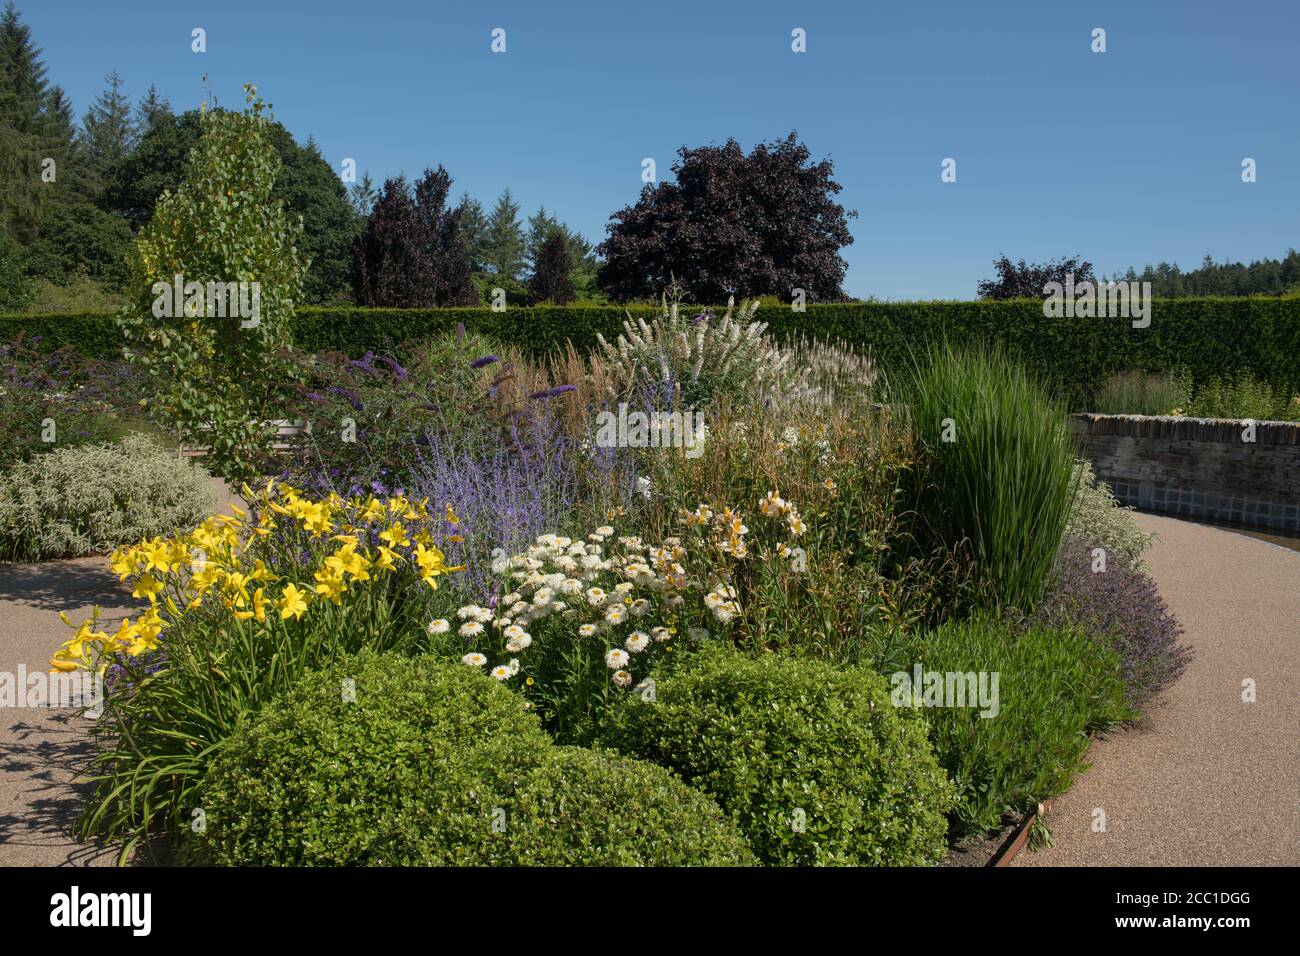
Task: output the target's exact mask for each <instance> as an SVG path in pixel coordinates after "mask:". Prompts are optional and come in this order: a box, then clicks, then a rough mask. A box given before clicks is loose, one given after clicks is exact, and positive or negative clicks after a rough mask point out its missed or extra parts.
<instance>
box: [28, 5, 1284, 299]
mask: <svg viewBox="0 0 1300 956" xmlns="http://www.w3.org/2000/svg"><path fill="white" fill-rule="evenodd" d="M18 6H19V9H20V11H21V13H22V15H23V19H24V20H25V22H27V23H28V24H30V25H31V27H32V29H33V32H34V34H35V39H36V41H37V43H38V45H40V46H41V47H42V48H43V49H44V57H45V61H46V64H47V66H48V67H49V71H50V79H51V80H52V81H53V82H57V83H59V84H61V85H62V86H63V87H64V88H65V89H66V90H67V91H68V93H69V94H70V95H71V97H72V100H73V103H74V104H75V106H76V108H77V110H78V112H81V111H83V110H84V109H85V107H86V105H87V104H88V103H89V101H90V100H91V99H92V98H93V97H94V96H95V95H96V94H97V93H98V92H99V91H100V90H101V89H102V88H103V77H104V74H106V73H107V72H108V71H110V70H113V69H116V70H117V71H118V72H119V73H120V74H121V75H122V77H123V79H124V80H125V83H126V87H127V91H128V93H129V94H130V95H131V96H132V98H133V99H134V98H138V96H139V95H140V94H141V93H143V92H144V91H145V90H146V89H147V88H148V86H149V84H150V83H155V84H157V86H158V88H159V90H160V91H161V92H162V93H164V94H165V95H166V96H167V97H168V98H169V99H170V100H171V102H172V105H173V106H174V107H176V108H177V109H187V108H191V107H193V106H197V105H198V103H199V101H200V100H202V99H203V98H204V97H205V96H206V93H205V89H204V85H203V84H202V83H201V81H200V77H201V76H202V75H203V74H204V73H206V74H208V76H209V84H210V86H211V89H212V91H213V92H214V93H215V94H216V96H217V97H218V99H219V100H220V101H221V102H222V103H223V104H225V105H227V106H239V105H241V104H242V96H241V93H240V85H241V84H242V83H244V82H247V81H251V82H255V83H257V84H258V86H259V88H260V90H261V92H262V94H263V95H264V96H265V97H266V98H267V99H268V100H269V101H271V102H272V103H273V104H274V106H275V115H276V118H277V119H279V120H280V121H282V122H283V123H284V124H285V125H286V126H288V127H289V128H290V129H291V130H292V131H293V132H294V133H295V135H297V136H298V138H299V140H305V139H306V138H307V135H308V134H312V135H314V136H315V137H316V140H317V142H318V143H319V144H320V146H321V149H322V151H323V153H324V154H325V156H326V158H327V159H329V160H330V161H331V162H332V163H333V164H334V165H335V168H336V169H338V168H339V163H340V162H341V161H342V159H343V158H344V157H354V158H356V160H357V163H358V167H359V168H360V169H363V170H369V171H370V173H371V174H372V175H373V176H374V177H375V179H376V180H382V179H383V178H384V177H386V176H389V175H394V174H396V173H398V172H406V173H408V174H418V173H419V172H420V171H421V170H422V169H423V168H424V167H425V166H436V165H437V164H438V163H442V164H443V165H444V166H446V167H447V169H448V171H449V172H450V173H451V174H452V176H453V177H454V178H455V180H456V185H455V187H454V188H455V190H456V191H457V193H458V194H459V193H460V192H461V191H467V192H469V193H470V194H471V195H473V196H475V197H477V198H479V199H480V200H482V201H483V203H484V205H485V206H490V205H491V203H492V201H493V200H494V199H495V198H496V196H497V194H498V193H500V191H501V190H502V189H503V188H505V187H509V188H510V189H511V190H512V191H513V192H514V194H515V197H516V198H517V199H518V200H519V201H520V202H521V203H522V204H523V207H524V211H525V213H531V212H532V211H534V210H535V209H536V208H537V206H539V205H542V204H544V205H545V206H546V207H547V208H548V209H551V210H553V211H555V212H556V213H558V215H559V216H560V218H561V219H563V220H565V221H566V222H568V223H569V224H570V225H571V226H573V227H575V228H577V229H579V230H581V231H582V232H583V233H584V234H585V235H587V237H588V238H590V239H593V240H599V239H600V238H602V237H603V236H604V228H605V223H606V222H607V220H608V217H609V215H610V213H611V212H613V211H614V210H616V209H618V208H620V207H621V206H623V205H626V204H627V203H630V202H633V201H634V200H635V198H636V196H637V192H638V190H639V188H640V186H641V181H640V173H641V160H642V158H643V157H647V156H649V157H654V158H655V160H656V163H657V165H658V170H659V174H660V177H661V178H663V177H666V176H669V175H671V173H670V166H671V162H672V159H673V157H674V154H675V152H676V150H677V148H678V147H680V146H681V145H683V144H689V145H692V146H697V145H703V144H706V143H721V142H724V141H725V140H726V139H727V138H728V137H735V138H736V139H737V140H739V141H740V142H741V144H742V145H744V146H745V147H746V148H749V147H750V146H752V145H753V144H754V143H755V142H757V141H760V140H772V139H775V138H777V137H779V136H783V135H785V134H786V133H788V132H789V131H790V130H792V129H794V130H797V131H798V132H799V135H800V137H801V138H802V139H803V141H804V142H805V143H806V144H807V145H808V146H809V148H810V149H811V150H812V152H813V155H814V156H815V157H817V158H821V157H829V158H830V159H832V160H833V161H834V163H835V175H836V178H837V180H838V181H839V182H840V183H841V184H842V185H843V186H844V191H843V192H842V193H841V194H840V200H841V202H843V204H844V205H845V206H846V207H847V208H850V209H856V210H857V211H858V213H859V217H858V218H857V219H855V220H852V221H851V222H850V228H851V230H852V233H853V235H854V238H855V242H854V244H853V245H851V246H849V247H848V248H846V249H845V250H844V252H843V255H844V257H845V258H846V259H847V261H848V263H849V270H848V275H847V278H846V282H845V287H846V289H847V290H848V291H849V292H850V293H851V294H853V295H857V296H862V297H866V296H870V295H874V296H877V297H879V298H883V299H919V298H972V297H973V296H974V293H975V284H976V282H977V281H978V280H979V279H980V278H983V277H985V276H987V275H988V274H990V272H991V271H992V269H991V261H992V260H993V259H994V258H995V257H996V256H998V255H1000V254H1002V253H1005V254H1007V255H1008V256H1010V257H1011V258H1013V259H1017V258H1020V257H1024V258H1027V259H1030V260H1041V259H1047V258H1054V257H1057V256H1068V255H1076V254H1077V255H1080V256H1082V257H1084V258H1086V259H1090V260H1091V261H1092V262H1093V263H1094V264H1095V265H1096V267H1097V268H1098V269H1099V270H1101V271H1103V272H1106V273H1109V272H1111V271H1113V270H1116V269H1121V268H1124V267H1126V266H1128V265H1136V266H1138V267H1141V265H1143V264H1144V263H1147V262H1157V261H1160V260H1162V259H1164V260H1169V261H1177V262H1178V263H1179V264H1180V265H1182V266H1183V267H1184V268H1190V267H1193V266H1195V265H1196V264H1197V263H1198V262H1199V260H1200V259H1201V257H1202V256H1204V255H1205V254H1206V253H1209V254H1211V255H1213V256H1214V257H1215V258H1216V259H1224V258H1228V259H1232V260H1244V261H1249V260H1250V259H1253V258H1262V257H1265V256H1273V257H1277V256H1280V255H1281V254H1282V253H1283V252H1284V251H1285V250H1286V249H1287V248H1288V247H1290V246H1293V245H1300V236H1298V235H1297V224H1300V177H1298V175H1297V174H1298V173H1300V123H1297V106H1296V104H1297V102H1300V95H1298V94H1300V66H1298V65H1297V62H1298V61H1297V57H1296V52H1295V43H1296V36H1297V34H1298V29H1297V28H1300V4H1297V3H1295V2H1294V0H1268V2H1260V3H1251V4H1244V5H1243V4H1236V3H1231V2H1227V0H1219V2H1206V0H1181V2H1172V0H1127V2H1090V3H1052V2H1044V0H1036V2H985V3H972V2H968V0H943V2H938V0H934V2H926V0H907V2H904V3H888V4H883V3H867V2H862V0H858V2H848V3H817V2H800V3H771V2H763V0H749V2H708V3H706V2H700V0H696V2H678V0H658V2H645V3H632V2H611V0H599V2H585V0H584V2H547V3H542V2H538V0H529V2H519V3H492V2H486V3H479V2H472V3H466V2H463V0H462V2H456V3H448V2H438V0H370V2H366V3H359V2H355V0H346V2H343V0H310V2H307V0H299V2H277V0H260V2H247V0H206V2H192V0H140V2H134V0H116V2H111V3H106V2H104V0H19V3H18ZM194 27H203V28H204V29H205V30H206V31H207V43H208V52H207V53H204V54H195V53H193V52H191V49H190V43H191V41H190V31H191V30H192V29H193V28H194ZM494 27H501V28H504V29H505V30H506V39H507V51H506V53H504V54H493V53H491V52H490V49H489V44H490V32H491V30H492V29H493V28H494ZM796 27H800V28H803V29H804V30H806V31H807V38H808V39H807V46H808V51H807V52H806V53H803V54H796V53H793V52H792V51H791V49H790V45H791V36H790V34H791V30H793V29H794V28H796ZM1094 27H1102V28H1104V29H1105V30H1106V45H1107V50H1106V52H1105V53H1101V54H1097V53H1093V52H1091V50H1090V43H1091V39H1090V35H1091V31H1092V30H1093V28H1094ZM945 157H952V158H955V159H956V160H957V182H955V183H949V184H945V183H942V182H941V181H940V178H939V173H940V163H941V161H942V160H943V159H944V158H945ZM1244 157H1252V158H1254V159H1255V160H1256V161H1257V164H1258V181H1257V182H1255V183H1252V184H1244V183H1242V181H1241V161H1242V159H1243V158H1244Z"/></svg>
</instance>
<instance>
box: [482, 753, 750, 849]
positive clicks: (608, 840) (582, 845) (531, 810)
mask: <svg viewBox="0 0 1300 956" xmlns="http://www.w3.org/2000/svg"><path fill="white" fill-rule="evenodd" d="M510 820H511V822H510V825H509V838H508V840H507V841H505V847H506V850H505V852H504V853H499V854H496V859H495V860H494V862H500V863H509V864H513V865H545V866H566V865H567V866H572V865H575V864H580V865H583V866H701V865H708V866H741V865H746V864H750V863H752V862H753V855H752V854H751V853H750V850H749V846H748V844H746V843H745V839H744V837H742V836H741V835H740V831H739V830H737V829H736V827H735V826H734V824H732V823H731V821H729V820H728V819H726V817H724V816H723V813H722V811H721V810H720V809H719V808H718V805H717V804H716V803H714V802H713V800H712V799H710V798H709V797H708V796H707V795H705V794H703V793H701V792H700V791H698V790H695V789H692V788H691V787H688V786H687V785H686V784H684V783H682V782H681V780H679V779H677V778H676V777H675V776H673V775H672V774H671V773H669V772H668V771H667V770H665V769H663V768H662V767H656V766H655V765H654V764H651V763H645V762H643V761H640V760H630V759H628V758H626V757H622V756H619V755H618V754H616V753H613V752H610V751H602V750H588V749H586V748H583V747H556V748H555V749H554V750H553V751H552V752H551V754H550V756H549V757H548V759H547V760H545V761H544V762H543V763H541V764H539V765H538V766H537V767H536V768H535V769H534V770H533V772H532V773H531V774H530V775H529V776H528V777H527V779H525V780H523V781H522V782H521V784H520V786H519V788H518V789H517V790H516V792H515V800H514V803H513V810H512V813H511V818H510Z"/></svg>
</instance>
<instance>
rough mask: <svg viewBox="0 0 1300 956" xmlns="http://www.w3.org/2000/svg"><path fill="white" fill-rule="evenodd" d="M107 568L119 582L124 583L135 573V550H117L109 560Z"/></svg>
mask: <svg viewBox="0 0 1300 956" xmlns="http://www.w3.org/2000/svg"><path fill="white" fill-rule="evenodd" d="M108 566H109V568H110V569H111V570H112V572H113V573H114V574H116V575H117V579H118V580H119V581H125V580H126V579H127V578H128V577H130V576H131V575H132V574H134V573H135V549H134V548H118V549H117V550H116V551H114V552H113V556H112V557H111V558H110V559H109V562H108Z"/></svg>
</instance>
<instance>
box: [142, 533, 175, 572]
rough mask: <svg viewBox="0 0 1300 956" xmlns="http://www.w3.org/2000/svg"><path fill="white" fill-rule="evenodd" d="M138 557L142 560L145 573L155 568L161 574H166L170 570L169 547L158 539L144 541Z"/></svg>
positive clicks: (170, 551) (170, 554)
mask: <svg viewBox="0 0 1300 956" xmlns="http://www.w3.org/2000/svg"><path fill="white" fill-rule="evenodd" d="M140 557H142V558H143V559H144V562H145V570H146V571H152V570H153V569H154V568H157V569H158V570H159V571H161V572H162V573H163V574H166V573H167V572H168V571H170V570H171V569H172V548H171V545H170V544H168V543H167V542H166V541H163V540H162V539H160V538H155V539H154V540H153V541H146V542H145V543H144V545H143V546H142V547H141V548H140Z"/></svg>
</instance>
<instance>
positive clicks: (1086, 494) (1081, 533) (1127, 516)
mask: <svg viewBox="0 0 1300 956" xmlns="http://www.w3.org/2000/svg"><path fill="white" fill-rule="evenodd" d="M1074 470H1075V481H1076V485H1075V488H1076V491H1075V498H1074V507H1073V510H1072V511H1071V513H1070V521H1069V525H1068V527H1067V528H1066V533H1067V534H1071V535H1075V536H1077V537H1080V538H1086V539H1089V540H1092V541H1096V542H1097V543H1099V544H1100V545H1101V546H1102V547H1103V548H1105V549H1106V550H1107V551H1109V552H1111V553H1113V554H1118V555H1120V556H1122V557H1123V559H1124V561H1125V563H1126V564H1128V565H1129V566H1131V567H1134V568H1136V569H1138V570H1145V566H1144V564H1143V562H1142V554H1143V552H1145V551H1146V550H1147V548H1149V547H1150V546H1151V542H1152V541H1154V540H1155V537H1156V536H1155V535H1154V534H1147V533H1145V532H1143V531H1142V530H1141V529H1140V528H1138V526H1137V523H1136V522H1135V521H1134V520H1133V509H1132V508H1127V507H1125V506H1124V505H1122V504H1120V503H1119V501H1118V500H1116V498H1115V496H1114V495H1113V494H1112V493H1111V490H1110V487H1109V486H1108V485H1107V484H1106V483H1105V482H1104V481H1102V480H1101V479H1100V478H1098V477H1097V476H1096V474H1094V473H1093V470H1092V465H1091V464H1089V463H1088V462H1087V461H1085V460H1083V459H1079V460H1078V461H1076V462H1075V465H1074Z"/></svg>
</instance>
